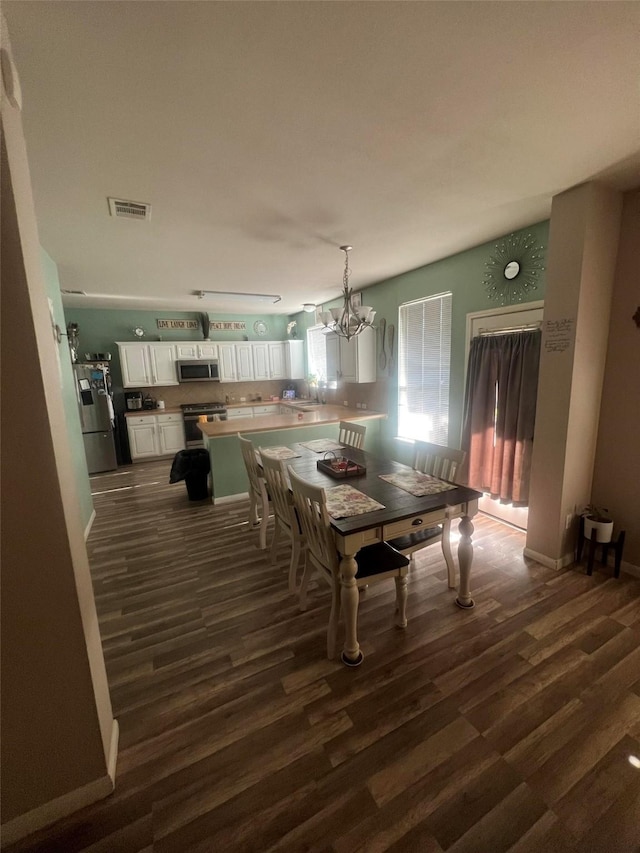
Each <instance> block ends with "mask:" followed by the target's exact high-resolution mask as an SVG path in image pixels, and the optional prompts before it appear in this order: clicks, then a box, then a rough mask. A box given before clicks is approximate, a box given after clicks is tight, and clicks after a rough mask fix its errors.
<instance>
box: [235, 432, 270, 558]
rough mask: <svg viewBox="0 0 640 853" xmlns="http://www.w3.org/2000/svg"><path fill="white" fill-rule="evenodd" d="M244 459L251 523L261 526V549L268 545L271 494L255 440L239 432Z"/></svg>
mask: <svg viewBox="0 0 640 853" xmlns="http://www.w3.org/2000/svg"><path fill="white" fill-rule="evenodd" d="M238 441H239V442H240V450H241V451H242V460H243V462H244V467H245V468H246V471H247V477H248V478H249V524H250V525H251V526H252V527H258V526H259V528H260V530H259V534H258V545H259V548H260V550H261V551H264V550H265V548H266V547H267V525H268V523H269V495H268V494H267V489H266V486H265V481H264V477H263V476H262V471H261V470H260V466H259V465H258V460H257V459H256V453H255V449H254V447H253V442H252V441H250V440H249V439H248V438H243V437H242V436H241V435H240V433H238Z"/></svg>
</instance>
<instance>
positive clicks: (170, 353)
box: [149, 344, 178, 385]
mask: <svg viewBox="0 0 640 853" xmlns="http://www.w3.org/2000/svg"><path fill="white" fill-rule="evenodd" d="M149 364H150V365H151V381H152V384H153V385H177V384H178V371H177V369H176V348H175V346H174V345H173V344H149Z"/></svg>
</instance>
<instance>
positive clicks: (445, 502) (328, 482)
mask: <svg viewBox="0 0 640 853" xmlns="http://www.w3.org/2000/svg"><path fill="white" fill-rule="evenodd" d="M283 450H284V448H283ZM290 450H291V451H292V452H293V453H295V455H292V456H291V457H289V458H283V462H284V463H285V464H286V465H287V466H289V467H290V468H291V469H293V470H294V471H295V472H296V474H297V475H298V476H299V477H302V478H303V479H304V480H306V481H307V482H309V483H312V484H313V485H315V486H321V487H322V488H324V489H325V490H326V492H327V493H329V490H330V489H332V488H333V487H335V486H338V485H343V484H348V485H349V486H351V487H353V488H354V489H357V490H358V491H359V492H361V493H363V494H364V495H366V496H367V497H368V498H371V499H373V500H374V501H376V502H377V503H378V504H380V505H381V506H382V508H381V509H374V510H373V511H370V512H363V513H360V514H358V515H350V516H347V517H343V518H334V517H332V516H331V515H330V523H331V530H332V532H333V537H334V540H335V544H336V548H337V550H338V553H339V555H340V563H339V571H340V586H341V592H340V594H341V598H340V602H341V608H342V613H343V618H344V626H345V638H344V646H343V650H342V653H341V659H342V661H343V663H345V664H346V665H347V666H359V665H360V664H361V663H362V661H363V659H364V655H363V653H362V650H361V649H360V645H359V643H358V605H359V594H358V587H357V584H356V580H355V577H356V573H357V570H358V566H357V563H356V559H355V558H356V554H357V553H358V551H359V550H360V549H361V548H364V547H366V546H367V545H373V544H375V543H376V542H383V541H389V540H391V539H396V538H398V537H400V536H406V535H407V534H410V533H415V532H416V531H419V530H421V529H425V528H428V527H434V526H436V525H443V538H442V550H443V553H444V556H445V559H446V560H447V563H448V565H449V566H450V565H451V560H452V555H451V549H450V545H449V538H448V530H449V526H450V525H449V524H446V523H445V522H447V521H449V522H450V521H451V520H453V519H456V518H458V519H460V522H459V528H458V529H459V532H460V539H459V543H458V569H459V585H458V590H457V595H456V598H455V603H456V604H457V605H458V607H461V608H463V609H471V608H473V607H474V601H473V599H472V597H471V591H470V580H471V564H472V561H473V545H472V541H471V536H472V534H473V524H472V522H471V519H472V518H473V516H474V515H475V514H476V513H477V511H478V500H479V499H480V498H481V497H482V492H479V491H477V490H476V489H471V488H468V487H467V486H461V485H458V484H456V483H448V484H445V485H448V486H449V488H447V489H446V491H439V492H437V493H436V494H428V495H422V496H417V495H414V494H411V493H410V492H408V491H406V490H405V489H404V488H400V487H399V486H397V485H395V484H393V483H390V482H389V481H388V480H385V479H382V477H383V476H388V475H394V474H395V475H397V474H400V475H403V476H404V477H406V476H407V474H409V473H413V474H415V473H416V472H415V471H414V469H412V468H410V467H409V466H407V465H403V464H402V463H401V462H396V461H394V460H392V459H384V458H381V457H379V456H375V455H373V454H371V453H368V452H366V451H364V450H356V449H355V448H352V447H344V448H343V449H342V450H338V449H335V450H334V451H328V452H317V451H316V450H312V449H310V448H307V447H305V446H304V444H297V443H292V444H291V445H290ZM257 456H258V457H259V454H257ZM282 456H284V457H286V456H287V454H286V453H282V454H281V457H282ZM334 456H345V457H346V458H348V459H349V460H350V461H352V462H354V463H356V464H357V465H358V466H359V468H361V469H364V472H361V473H358V474H357V475H355V476H348V477H347V476H342V475H339V476H333V475H330V474H327V473H325V472H324V471H323V470H319V469H318V465H317V463H318V460H325V458H326V459H328V460H329V461H330V460H331V459H332V457H334ZM440 482H442V481H440ZM452 574H453V573H452V572H449V578H450V579H451V578H452ZM451 583H452V581H451V580H450V585H451Z"/></svg>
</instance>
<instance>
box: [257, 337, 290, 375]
mask: <svg viewBox="0 0 640 853" xmlns="http://www.w3.org/2000/svg"><path fill="white" fill-rule="evenodd" d="M286 343H287V342H286V341H267V342H262V341H261V342H260V343H258V344H251V348H252V350H253V378H254V380H256V381H258V380H260V379H290V378H292V377H290V376H288V374H287V359H286ZM300 343H302V341H300Z"/></svg>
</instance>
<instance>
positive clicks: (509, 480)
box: [462, 329, 542, 506]
mask: <svg viewBox="0 0 640 853" xmlns="http://www.w3.org/2000/svg"><path fill="white" fill-rule="evenodd" d="M541 338H542V333H541V332H540V330H538V329H537V330H535V331H528V332H511V333H506V334H502V335H485V336H482V335H480V336H479V337H476V338H474V339H473V340H472V341H471V350H470V352H469V368H468V371H467V386H466V389H465V402H464V420H463V429H462V448H463V450H466V451H467V458H466V460H465V466H464V473H466V479H467V482H468V484H469V486H471V487H472V488H474V489H479V490H481V491H483V492H489V494H490V495H491V497H492V498H499V499H500V500H501V501H503V502H505V503H507V502H512V503H513V504H514V506H527V505H528V501H529V480H530V474H531V453H532V450H533V429H534V425H535V419H536V395H537V390H538V363H539V361H540V340H541Z"/></svg>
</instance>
